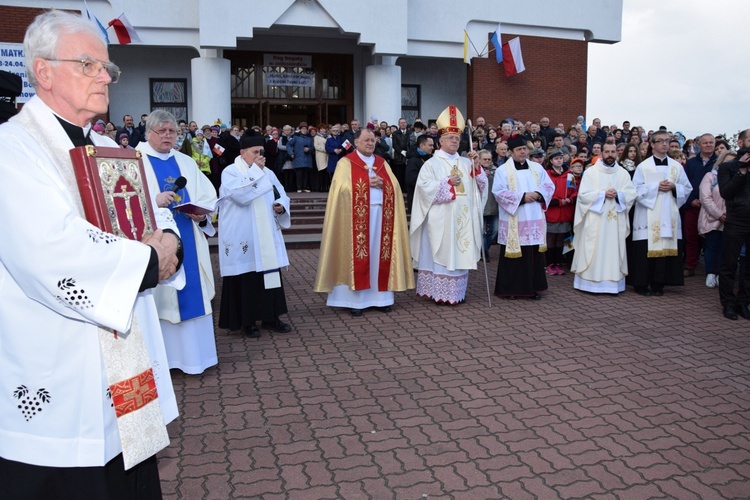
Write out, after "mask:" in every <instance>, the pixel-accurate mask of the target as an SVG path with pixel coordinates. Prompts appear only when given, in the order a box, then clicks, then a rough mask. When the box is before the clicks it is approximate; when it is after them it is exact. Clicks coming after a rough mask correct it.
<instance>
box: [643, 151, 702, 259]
mask: <svg viewBox="0 0 750 500" xmlns="http://www.w3.org/2000/svg"><path fill="white" fill-rule="evenodd" d="M667 161H668V165H666V166H665V165H656V164H655V163H654V157H653V156H650V157H648V158H646V159H645V160H643V161H642V162H641V163H640V164H639V165H638V167H637V168H636V169H635V174H633V184H635V189H636V191H637V192H638V197H637V198H636V203H635V214H634V217H633V241H640V240H647V239H649V237H653V233H654V228H652V229H651V230H650V229H649V224H648V223H649V220H648V219H649V212H654V211H655V212H654V215H655V216H656V219H657V220H658V223H659V226H660V227H659V229H660V236H661V238H665V239H669V240H674V241H676V240H678V239H682V222H681V221H680V214H679V208H680V207H681V206H682V205H684V204H685V201H686V200H687V197H688V196H689V195H690V193H691V192H692V190H693V188H692V186H691V185H690V181H689V180H688V178H687V175H686V174H685V169H684V168H682V165H680V164H679V163H678V162H676V161H675V160H673V159H672V158H669V157H667ZM645 167H651V168H655V169H656V171H657V172H658V175H656V176H650V177H649V176H644V168H645ZM651 177H653V178H651ZM664 179H669V180H670V181H672V182H673V183H674V184H675V193H674V194H672V193H671V192H661V191H659V182H661V181H662V180H664ZM675 245H676V244H675Z"/></svg>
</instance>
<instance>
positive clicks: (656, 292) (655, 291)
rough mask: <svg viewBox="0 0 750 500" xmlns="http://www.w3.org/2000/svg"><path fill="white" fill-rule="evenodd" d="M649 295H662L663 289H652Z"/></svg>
mask: <svg viewBox="0 0 750 500" xmlns="http://www.w3.org/2000/svg"><path fill="white" fill-rule="evenodd" d="M651 295H653V296H654V297H661V296H662V295H664V290H654V292H653V293H652V294H651Z"/></svg>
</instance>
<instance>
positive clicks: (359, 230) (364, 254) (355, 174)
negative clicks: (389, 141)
mask: <svg viewBox="0 0 750 500" xmlns="http://www.w3.org/2000/svg"><path fill="white" fill-rule="evenodd" d="M348 159H349V161H350V162H351V164H352V169H351V175H352V239H353V241H352V248H353V249H354V289H355V290H367V289H368V288H371V284H370V176H369V168H368V167H367V165H366V164H365V163H364V162H363V161H362V159H361V158H360V157H359V155H357V154H353V155H350V156H349V158H348ZM372 169H373V171H374V172H375V175H377V176H378V177H380V178H381V179H383V221H382V230H381V233H380V266H379V270H378V291H380V292H384V291H387V290H388V277H389V276H390V272H391V253H392V249H393V226H394V217H395V213H396V196H395V190H394V189H393V183H392V182H391V177H390V176H389V175H388V172H387V170H386V168H385V161H384V160H383V158H381V157H380V156H375V164H374V165H373V166H372Z"/></svg>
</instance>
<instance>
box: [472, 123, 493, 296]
mask: <svg viewBox="0 0 750 500" xmlns="http://www.w3.org/2000/svg"><path fill="white" fill-rule="evenodd" d="M466 124H467V125H468V126H469V128H468V132H469V151H470V152H472V153H473V152H474V143H473V142H472V140H471V139H472V137H471V120H466ZM479 168H482V167H481V165H480V167H479ZM471 170H472V172H473V171H474V159H473V158H472V159H471ZM473 179H474V182H473V185H474V189H473V191H474V193H473V196H472V198H473V199H474V203H475V204H476V205H477V210H480V209H481V210H482V211H481V212H480V213H479V215H480V217H482V219H480V224H481V225H482V227H484V220H483V219H484V207H480V206H479V205H481V203H480V202H481V201H482V197H481V196H480V197H479V200H478V201H477V195H478V194H479V184H478V183H477V176H476V175H474V176H473ZM482 236H484V231H482ZM479 251H480V254H481V256H482V263H483V264H484V283H485V285H486V286H487V304H488V305H489V307H492V296H491V295H490V278H489V277H488V274H487V256H486V255H485V253H484V238H482V242H481V244H480V245H479Z"/></svg>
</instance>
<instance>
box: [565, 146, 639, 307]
mask: <svg viewBox="0 0 750 500" xmlns="http://www.w3.org/2000/svg"><path fill="white" fill-rule="evenodd" d="M609 189H615V190H616V191H617V197H616V198H614V199H607V198H606V197H605V192H606V191H607V190H609ZM635 197H636V190H635V186H634V185H633V183H632V181H631V180H630V174H628V172H627V171H626V170H625V169H624V168H622V167H620V166H619V165H618V164H616V163H615V164H613V165H612V166H611V167H608V166H606V165H605V164H604V163H603V162H602V161H601V160H599V161H597V162H596V164H594V165H593V166H592V167H591V168H589V169H588V170H586V174H585V175H584V176H583V178H582V179H581V185H580V186H579V188H578V201H577V203H576V213H575V221H574V227H573V231H574V235H575V236H574V239H573V246H574V247H575V254H574V256H573V263H572V265H571V268H570V270H571V272H573V273H575V278H574V280H573V287H574V288H576V289H578V290H583V291H586V292H594V293H619V292H622V291H624V290H625V276H627V274H628V260H627V253H626V250H625V238H626V237H627V235H628V234H629V232H630V220H629V218H628V211H629V210H630V207H632V206H633V203H634V202H635Z"/></svg>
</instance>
